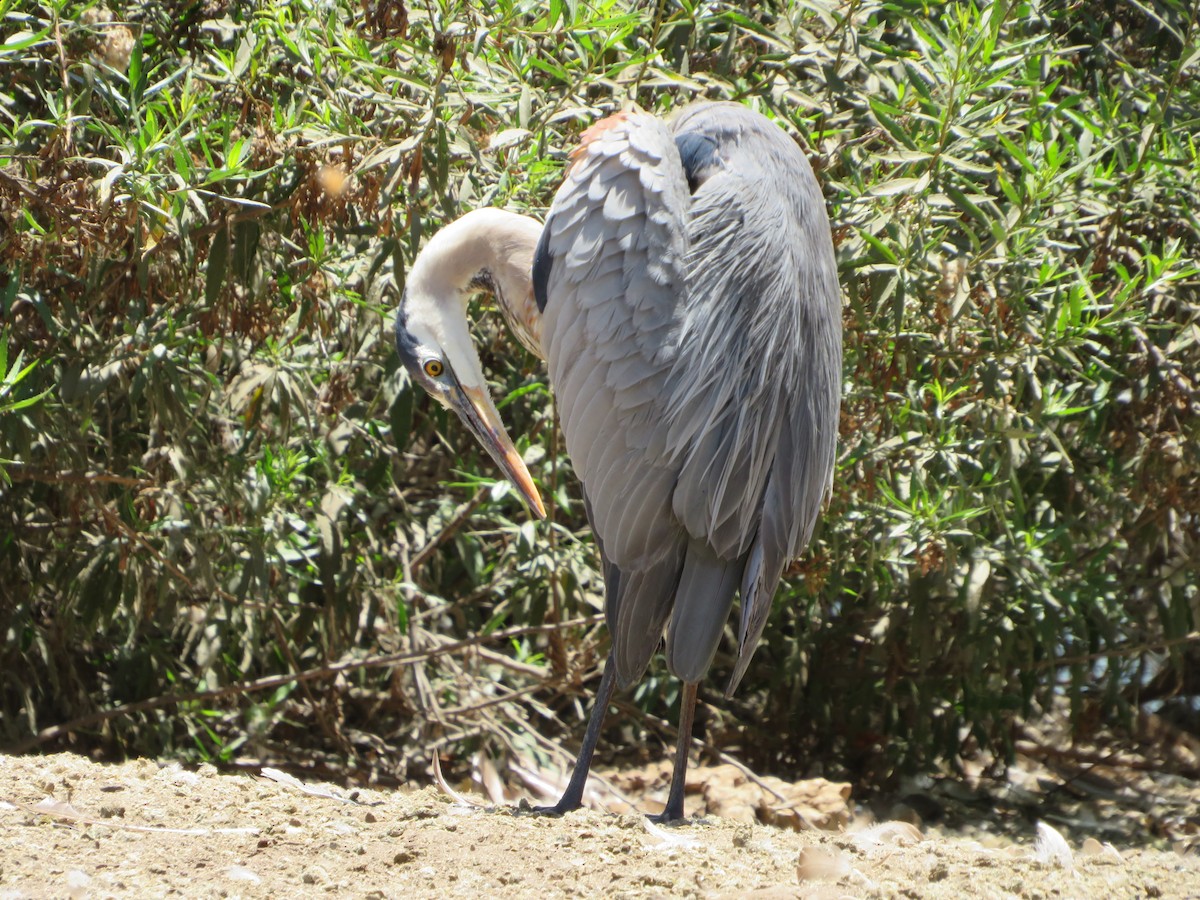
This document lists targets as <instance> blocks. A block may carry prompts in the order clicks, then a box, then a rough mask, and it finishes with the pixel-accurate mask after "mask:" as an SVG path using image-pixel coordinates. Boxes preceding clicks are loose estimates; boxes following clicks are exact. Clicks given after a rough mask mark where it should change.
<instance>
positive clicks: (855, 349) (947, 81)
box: [0, 0, 1200, 781]
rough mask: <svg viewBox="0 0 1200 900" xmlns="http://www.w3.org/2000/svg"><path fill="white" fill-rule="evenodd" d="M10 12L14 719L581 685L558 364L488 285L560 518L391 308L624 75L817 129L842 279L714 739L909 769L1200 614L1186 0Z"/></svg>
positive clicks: (233, 722)
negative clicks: (822, 410) (831, 425)
mask: <svg viewBox="0 0 1200 900" xmlns="http://www.w3.org/2000/svg"><path fill="white" fill-rule="evenodd" d="M0 16H2V19H0V20H2V21H3V22H4V31H3V33H2V34H3V43H2V44H0V79H3V81H4V84H5V89H4V90H3V91H0V94H2V95H3V97H4V98H5V99H3V100H2V101H0V291H2V293H3V298H4V303H3V307H2V308H0V316H2V322H0V327H2V328H3V329H4V330H5V331H6V332H7V334H8V340H7V346H8V348H9V349H8V352H9V355H10V357H11V358H12V359H16V357H17V354H20V358H21V360H22V363H21V364H20V365H19V366H12V367H10V368H11V369H13V370H15V371H17V372H18V374H19V375H20V376H21V377H19V378H17V379H15V380H13V379H11V378H10V380H7V381H5V382H4V384H5V386H6V388H7V389H8V390H9V392H8V393H6V394H0V461H2V462H0V466H2V467H3V469H2V471H3V472H4V474H5V480H3V481H0V584H2V585H3V588H0V594H2V596H3V599H2V600H0V635H2V643H0V713H2V714H3V715H2V719H0V742H2V743H3V744H6V745H8V746H10V747H24V748H28V747H31V746H35V745H40V746H52V745H62V744H63V743H64V742H67V741H69V740H70V741H74V742H76V743H78V744H80V745H82V746H92V745H97V746H100V747H103V748H105V749H108V750H110V751H113V752H119V753H134V752H137V753H174V754H180V755H185V756H198V757H203V758H212V759H229V758H231V757H233V756H234V755H239V754H245V753H249V754H253V755H257V756H259V757H272V756H274V757H278V756H283V755H290V756H292V757H297V756H300V755H304V756H307V757H309V758H312V759H319V758H320V755H321V754H325V753H329V754H332V755H334V757H336V758H340V759H341V762H340V764H339V765H341V766H343V767H345V766H350V767H351V768H370V769H376V770H382V771H384V772H387V771H391V770H400V771H402V770H403V767H404V765H405V762H406V761H407V760H408V759H410V758H411V759H412V760H414V761H420V760H423V759H424V758H425V756H426V754H427V752H428V750H429V748H430V747H431V746H440V745H441V744H443V743H447V742H465V743H466V744H468V745H470V746H490V747H495V746H498V745H500V744H505V743H507V744H509V745H510V746H513V747H516V748H518V749H521V750H528V751H532V752H537V753H543V752H546V748H547V747H548V746H551V745H550V744H549V743H548V742H546V741H545V740H544V739H541V738H539V737H537V735H538V733H539V732H545V733H546V734H548V735H549V736H551V737H554V738H557V737H561V736H563V734H564V733H565V732H564V729H570V728H572V727H574V725H575V724H576V723H578V722H579V721H580V716H581V713H582V711H583V700H584V696H583V694H582V693H581V692H580V690H579V688H580V685H581V683H582V682H583V680H584V679H585V677H591V676H592V675H593V674H594V671H595V664H596V662H597V660H598V659H599V657H600V656H601V655H602V653H603V651H604V641H605V638H604V632H603V629H602V628H601V627H600V626H599V624H598V623H597V621H596V614H597V612H598V610H599V609H600V600H599V598H600V595H601V590H602V589H601V584H600V580H599V576H598V574H597V571H596V560H595V558H594V554H593V551H592V548H591V544H590V536H589V535H588V533H587V530H586V528H585V523H584V518H583V515H582V510H581V508H580V505H579V502H578V490H577V486H576V484H575V480H574V477H573V474H572V472H571V469H570V465H569V461H568V460H567V459H566V458H565V457H564V456H563V454H562V452H561V449H560V442H559V440H558V436H557V431H556V427H555V424H554V419H553V408H552V403H551V397H550V395H549V393H548V392H547V390H546V388H545V385H544V376H543V373H542V370H541V368H540V366H539V365H537V364H536V362H535V361H534V360H532V359H531V358H529V357H527V356H526V355H524V354H523V352H522V351H520V350H519V348H518V345H516V343H515V342H513V341H510V340H509V339H508V337H507V335H506V334H504V333H503V330H502V329H501V328H499V327H498V326H497V325H496V324H495V319H496V317H494V316H492V315H490V314H487V313H481V314H480V315H479V316H478V317H477V318H478V321H477V326H478V327H477V332H478V334H479V339H480V343H481V349H482V352H483V357H484V362H485V366H486V367H487V368H488V369H489V371H490V372H491V374H492V376H493V377H494V380H495V387H496V389H497V391H498V394H499V397H500V398H502V402H501V408H502V413H503V414H504V416H505V418H506V420H507V421H508V423H509V426H510V431H511V432H512V433H513V434H514V435H518V436H519V437H518V442H519V444H520V445H521V446H522V448H528V449H527V461H528V462H529V463H530V467H531V471H532V472H533V474H534V476H535V479H536V480H537V481H538V482H539V484H540V485H541V487H542V489H543V494H544V495H545V496H547V497H548V498H549V500H550V503H551V504H552V506H553V511H552V517H551V522H552V524H550V525H546V526H534V525H533V524H531V523H530V522H529V521H528V516H527V514H526V512H525V511H524V510H523V509H522V507H521V506H520V504H519V503H518V502H517V501H516V499H515V498H514V497H513V495H512V494H511V493H510V492H509V491H508V490H507V488H506V486H505V485H504V484H503V483H499V484H498V483H496V481H495V477H496V473H495V472H494V470H493V467H492V466H491V464H490V463H489V462H488V460H487V459H486V457H482V458H481V456H480V454H479V452H478V451H477V449H476V448H475V447H474V446H472V442H471V441H470V439H469V436H467V435H466V434H464V433H463V431H462V430H461V429H460V428H459V426H458V423H457V422H456V421H453V420H451V419H448V418H447V416H446V414H445V413H444V412H443V411H441V410H440V409H437V408H435V407H434V406H432V405H431V404H430V403H429V401H428V400H427V398H425V397H424V396H423V395H421V394H420V393H419V392H417V393H414V392H413V390H412V388H411V386H410V385H409V384H408V383H407V381H406V379H405V378H404V376H403V375H402V374H401V373H400V372H398V371H397V363H396V359H395V355H394V353H393V351H392V350H391V339H390V325H391V323H390V317H391V310H392V309H393V308H394V306H395V303H396V296H397V294H396V291H395V288H394V284H395V283H396V282H399V283H402V282H403V278H404V270H405V267H406V265H408V264H409V263H411V261H412V258H413V256H414V253H415V250H416V249H417V247H418V246H419V245H420V243H421V240H422V237H423V235H426V234H428V233H431V232H432V231H434V230H436V229H437V228H438V227H440V225H441V224H442V223H444V222H445V221H447V220H449V219H451V218H453V217H455V216H457V215H458V214H460V213H461V212H463V211H464V210H466V209H468V208H472V207H475V206H480V205H485V204H499V205H506V206H509V207H512V208H516V209H529V210H531V211H533V212H534V213H535V214H538V213H540V212H541V211H542V210H543V209H544V207H545V206H546V205H547V204H548V202H549V200H550V198H551V197H552V195H553V191H554V189H555V188H556V186H557V181H558V179H559V177H560V173H561V170H562V163H563V160H564V158H565V153H566V152H567V150H569V148H570V147H571V146H573V143H574V141H575V140H576V138H577V135H578V133H579V131H581V130H582V129H583V128H584V127H586V126H587V125H588V124H590V123H591V122H592V121H594V120H595V119H596V118H597V117H599V116H600V115H602V114H604V113H605V112H607V111H610V110H612V109H614V108H618V107H619V106H620V105H621V104H622V103H624V102H626V101H627V100H629V99H635V100H637V102H639V103H640V104H641V105H642V106H644V107H646V108H649V109H653V110H656V111H660V112H664V113H665V112H667V111H669V110H670V109H673V108H675V107H676V106H678V105H680V104H682V103H684V102H685V101H686V100H688V99H690V98H693V97H700V96H707V97H728V98H734V99H738V100H741V101H743V102H748V103H752V104H755V105H757V106H758V107H759V108H761V109H763V110H764V111H765V112H767V113H768V114H769V115H772V116H774V117H775V118H777V119H779V120H780V123H781V125H783V126H785V127H787V128H789V129H791V130H793V131H795V132H797V133H798V134H799V135H800V136H801V138H802V140H803V141H804V142H805V143H806V145H807V147H808V148H809V149H810V151H811V153H812V156H813V159H814V163H815V164H816V165H817V167H818V170H819V173H820V175H821V178H822V180H823V182H824V185H825V187H826V191H827V196H828V199H829V202H830V208H831V213H832V217H833V220H834V224H835V237H836V239H837V242H838V246H839V256H840V262H841V268H842V274H843V283H844V286H845V291H846V311H845V324H846V393H845V398H844V412H843V427H842V450H841V456H840V460H839V466H838V473H837V478H836V484H835V489H834V494H833V497H832V499H831V502H830V505H829V510H828V513H827V515H826V518H825V522H824V524H823V525H822V526H821V527H820V529H819V531H818V535H817V538H816V539H815V540H814V543H813V546H812V548H811V551H810V553H809V554H808V555H807V556H806V557H805V558H804V559H803V560H801V561H800V562H799V563H798V564H797V566H796V567H795V570H794V572H793V573H792V574H793V575H795V576H796V577H795V578H793V579H791V580H790V581H789V583H788V587H787V589H786V590H784V591H781V595H780V597H779V598H778V603H777V607H776V610H775V617H774V620H773V622H772V626H771V627H770V628H768V630H767V636H766V638H765V640H764V643H763V646H762V648H761V649H760V650H759V659H758V660H757V661H756V663H755V664H754V665H753V666H752V668H751V672H750V675H749V676H748V677H747V679H746V681H745V682H744V687H743V689H742V692H741V694H740V696H739V698H738V699H736V700H735V701H734V702H733V703H732V704H728V705H726V704H724V703H723V702H720V701H715V700H714V708H713V709H711V710H710V715H709V721H708V722H707V728H708V730H709V732H710V734H712V735H714V736H715V737H716V739H717V741H718V742H719V743H720V744H721V745H723V746H726V747H737V746H740V747H741V751H742V753H743V754H744V755H745V756H746V757H748V758H749V759H750V760H751V761H752V762H753V763H754V764H755V765H758V766H761V767H764V768H772V769H775V770H778V771H784V772H795V771H802V770H805V769H807V768H809V767H811V766H812V765H813V764H814V763H816V762H823V763H824V764H825V765H826V766H827V768H829V767H832V768H834V769H841V770H844V771H848V772H850V773H852V774H854V775H855V776H857V777H860V778H863V779H866V780H873V781H884V780H886V779H887V778H889V777H890V776H891V775H892V774H893V773H895V772H896V771H898V770H902V769H906V768H912V767H918V766H926V765H930V764H932V763H934V762H936V761H937V760H943V759H944V760H948V761H951V762H954V761H956V760H957V759H958V758H959V757H960V755H961V754H962V753H964V752H969V751H970V750H972V749H973V748H975V747H984V748H986V749H988V750H991V751H994V752H997V753H999V754H1000V756H1001V758H1003V755H1004V754H1005V753H1006V752H1007V751H1008V749H1009V747H1010V742H1011V738H1012V727H1013V725H1014V723H1016V722H1018V721H1019V720H1020V719H1021V718H1022V717H1026V716H1029V715H1033V714H1036V713H1037V712H1038V711H1040V710H1042V709H1047V708H1049V707H1050V705H1051V703H1052V702H1053V701H1054V699H1055V698H1056V697H1060V696H1068V697H1069V698H1070V699H1071V701H1072V703H1073V707H1072V708H1073V709H1074V710H1075V711H1076V712H1080V711H1082V710H1083V709H1084V705H1085V703H1087V702H1092V701H1095V702H1098V703H1100V704H1102V707H1103V709H1104V710H1105V711H1113V712H1116V713H1121V712H1128V711H1130V710H1132V709H1135V708H1137V704H1138V702H1139V699H1140V695H1139V691H1141V690H1142V688H1143V686H1144V685H1146V684H1147V683H1148V682H1150V680H1151V679H1152V678H1157V679H1158V680H1159V682H1163V683H1170V679H1171V678H1176V680H1179V679H1182V673H1183V671H1184V663H1185V658H1186V657H1187V656H1188V655H1189V654H1190V655H1192V656H1193V657H1194V656H1195V654H1196V652H1197V650H1196V648H1197V640H1196V637H1195V631H1196V628H1197V622H1196V618H1197V612H1198V606H1200V596H1198V590H1197V579H1196V576H1195V574H1194V571H1195V569H1196V564H1197V557H1198V555H1200V550H1198V543H1200V534H1198V532H1200V451H1198V450H1197V447H1198V446H1200V435H1198V434H1197V425H1196V423H1197V421H1200V419H1198V418H1197V416H1196V413H1197V409H1198V406H1200V397H1198V395H1197V385H1196V381H1195V377H1196V376H1195V373H1196V372H1198V371H1200V298H1198V294H1197V285H1198V283H1200V278H1198V273H1197V269H1196V265H1195V260H1196V259H1197V257H1198V256H1200V253H1198V248H1200V222H1198V221H1197V214H1196V212H1195V211H1196V210H1197V209H1200V155H1198V150H1197V145H1196V141H1195V137H1194V136H1195V134H1196V133H1197V132H1198V130H1200V112H1198V111H1200V87H1198V86H1197V84H1198V82H1197V80H1196V78H1195V72H1196V66H1197V64H1198V63H1200V42H1198V40H1197V33H1198V32H1197V23H1196V13H1195V12H1194V11H1193V10H1192V9H1191V8H1190V5H1189V4H1187V3H1185V2H1184V0H1160V2H1157V3H1152V4H1149V5H1137V6H1135V5H1129V4H1124V3H1104V2H1102V3H1098V4H1091V5H1089V6H1088V7H1087V8H1086V9H1081V8H1077V5H1075V4H1068V3H1063V2H1051V3H1043V4H1040V5H1034V4H1028V3H1005V2H995V3H991V4H979V5H976V4H969V3H968V4H928V3H919V2H891V3H869V2H846V3H834V2H829V3H821V2H812V3H770V4H758V5H756V6H755V11H753V12H749V11H747V10H745V9H739V8H738V7H736V6H732V5H728V4H721V3H706V4H698V3H695V4H694V3H690V2H686V0H679V2H675V3H669V4H659V5H658V6H657V12H655V13H654V14H650V13H645V12H642V11H640V5H636V4H629V3H616V2H603V3H592V4H587V3H563V2H554V0H552V2H550V3H548V4H547V3H544V2H543V3H533V2H511V0H499V2H496V3H492V4H466V3H459V2H454V0H446V2H440V3H437V4H431V5H424V4H422V5H419V6H418V5H417V4H410V5H408V7H407V8H406V7H405V5H403V4H394V3H393V4H383V3H378V4H376V3H372V2H366V3H361V4H360V3H357V2H350V0H340V2H335V3H308V2H297V3H291V4H287V5H280V4H267V3H264V4H260V5H258V6H253V5H244V4H223V3H213V4H207V5H199V6H196V5H190V6H189V5H177V4H172V3H166V4H132V3H129V4H117V5H115V8H114V9H113V10H112V11H111V12H110V11H108V10H105V9H103V8H101V7H97V6H95V5H94V4H91V3H69V2H62V3H47V4H44V5H41V6H28V5H20V4H13V3H11V2H10V3H4V2H3V0H0ZM3 369H4V367H3V366H0V377H3V376H5V374H6V373H5V372H4V371H3ZM8 374H10V375H11V372H10V373H8ZM43 394H44V396H42V395H43ZM10 398H13V399H12V400H10ZM35 398H39V399H38V400H37V402H26V401H31V400H33V399H35ZM6 403H7V404H8V405H5V404H6ZM542 623H547V624H546V625H545V626H543V625H542ZM556 623H568V624H566V625H565V626H563V627H558V626H557V624H556ZM526 626H532V628H528V629H527V627H526ZM389 655H390V656H389ZM389 660H390V661H393V662H396V661H398V662H399V663H400V664H399V665H397V667H396V668H395V669H394V671H393V669H392V668H391V667H390V665H387V664H386V663H388V662H389ZM730 662H731V660H730V658H729V657H727V656H725V657H719V658H718V663H717V665H718V668H720V667H727V666H728V665H729V664H730ZM297 673H302V674H297ZM293 676H294V677H293ZM718 678H719V676H718ZM1164 679H1165V680H1166V681H1165V682H1164V681H1163V680H1164ZM1180 683H1182V682H1180ZM248 685H249V686H250V687H251V688H253V689H250V690H247V689H246V687H247V686H248ZM674 696H675V686H674V685H672V684H670V682H669V679H667V678H666V675H665V671H664V670H663V669H662V668H661V667H659V668H654V669H652V671H651V673H650V675H649V676H648V678H647V679H646V681H645V682H644V683H643V684H642V685H641V686H640V687H639V689H638V690H637V691H636V692H635V694H634V699H635V701H636V703H637V704H638V705H639V706H641V707H643V708H646V709H648V710H650V711H652V712H655V713H659V714H662V715H670V713H669V712H668V711H667V710H668V707H667V706H666V704H667V703H668V702H670V701H671V700H673V698H674ZM159 698H167V699H169V700H170V701H171V706H170V707H169V709H170V715H169V716H168V717H166V718H164V717H163V716H162V713H161V712H160V710H161V709H162V708H163V705H164V704H163V703H161V702H160V700H159ZM123 704H132V705H133V706H132V707H131V708H129V709H126V708H125V707H124V706H123ZM114 710H115V711H116V712H115V713H114ZM723 710H728V714H726V712H724V711H723ZM81 719H82V721H79V720H81ZM645 721H646V722H647V723H651V722H652V721H653V720H651V719H647V720H645ZM63 723H68V726H69V727H65V728H59V729H53V728H52V726H55V725H61V724H63ZM647 727H651V726H650V725H648V726H647ZM47 728H51V730H49V731H47V732H46V733H45V734H43V735H41V737H40V738H35V736H36V735H37V734H38V732H39V730H41V729H47ZM568 743H570V742H569V741H568Z"/></svg>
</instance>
